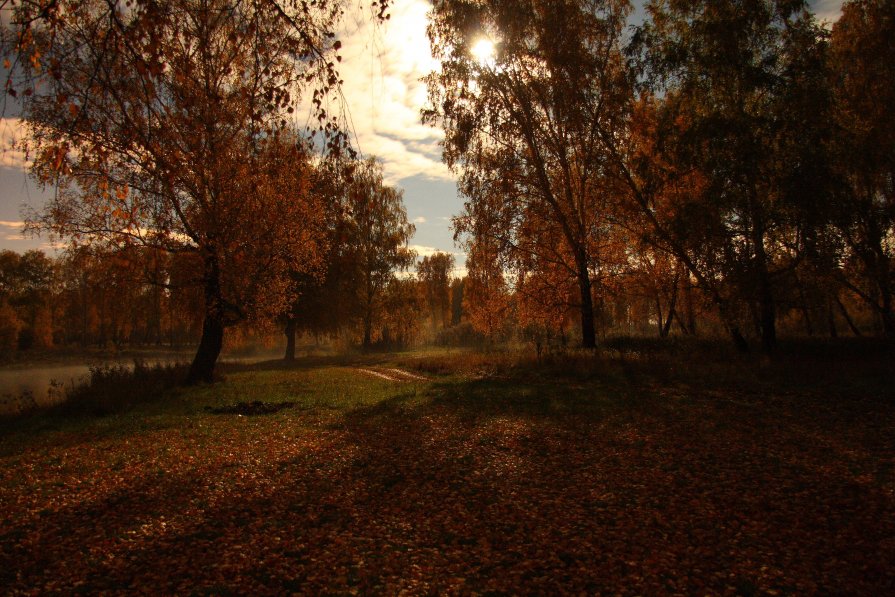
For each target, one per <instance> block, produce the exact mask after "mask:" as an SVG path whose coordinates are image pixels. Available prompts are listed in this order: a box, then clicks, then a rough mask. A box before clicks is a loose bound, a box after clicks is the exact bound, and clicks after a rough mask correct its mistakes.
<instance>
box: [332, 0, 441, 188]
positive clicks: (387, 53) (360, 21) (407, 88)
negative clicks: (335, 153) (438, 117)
mask: <svg viewBox="0 0 895 597" xmlns="http://www.w3.org/2000/svg"><path fill="white" fill-rule="evenodd" d="M429 8H430V4H429V3H428V2H426V1H425V0H396V1H395V2H394V3H393V4H390V6H389V14H390V15H391V18H390V19H389V20H388V21H386V22H385V23H383V24H376V23H375V22H374V20H373V19H372V18H371V17H370V14H369V9H367V10H364V9H363V8H359V7H356V8H355V9H353V10H351V11H349V12H348V14H347V15H346V18H345V21H344V22H345V25H344V28H343V31H342V32H341V33H340V36H339V37H340V39H341V40H342V44H343V45H342V50H341V52H340V53H341V55H342V62H341V64H340V65H339V69H340V75H341V77H342V79H343V80H344V81H345V83H344V85H343V94H344V98H345V101H346V104H347V108H348V113H349V115H350V119H351V123H350V124H351V127H352V129H353V133H354V135H355V137H356V143H357V145H358V148H359V149H360V151H361V152H362V153H363V154H364V155H374V156H377V157H378V158H379V159H381V160H382V162H383V165H384V169H385V179H386V182H387V183H389V184H396V183H397V182H398V181H400V180H401V179H404V178H409V177H411V176H423V177H425V178H429V179H433V180H446V181H451V182H453V181H454V177H453V176H452V175H451V173H450V171H449V170H448V168H447V167H446V166H445V165H444V164H443V163H442V161H441V147H440V145H439V143H440V142H441V140H442V139H443V137H444V132H443V131H442V130H441V129H439V128H434V127H430V126H426V125H423V124H422V123H421V122H420V109H421V108H422V107H423V105H424V103H425V101H426V86H425V84H424V83H423V82H422V81H421V80H420V79H421V78H422V77H423V76H425V75H427V74H428V73H429V72H431V71H432V70H434V69H436V68H437V67H438V63H437V62H436V61H435V60H434V59H433V58H432V54H431V52H430V50H429V40H428V38H427V37H426V24H427V20H426V13H427V12H428V11H429Z"/></svg>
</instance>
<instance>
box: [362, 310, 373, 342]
mask: <svg viewBox="0 0 895 597" xmlns="http://www.w3.org/2000/svg"><path fill="white" fill-rule="evenodd" d="M372 346H373V322H372V321H371V318H370V317H364V348H365V349H369V348H371V347H372Z"/></svg>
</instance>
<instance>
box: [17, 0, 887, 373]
mask: <svg viewBox="0 0 895 597" xmlns="http://www.w3.org/2000/svg"><path fill="white" fill-rule="evenodd" d="M371 6H372V8H373V12H372V16H373V18H374V19H385V18H387V8H388V3H387V2H381V1H380V2H372V3H371ZM0 7H2V8H3V10H4V11H6V12H7V13H8V14H7V15H6V16H7V17H8V18H6V21H5V22H4V26H3V27H2V30H0V31H2V35H0V45H2V51H3V53H4V55H5V56H6V57H7V59H6V60H7V64H6V66H7V73H8V74H7V78H6V81H5V89H6V92H7V93H8V94H9V95H11V96H13V97H15V98H17V100H18V101H20V102H21V105H22V107H23V108H22V109H23V117H24V119H25V121H26V123H27V127H28V142H27V146H26V149H27V152H28V155H29V156H30V157H31V160H32V164H33V165H32V175H33V176H34V177H35V178H36V179H37V180H39V181H40V182H41V183H42V184H44V185H47V186H49V187H52V188H53V189H54V196H53V199H52V200H51V201H50V202H49V203H48V204H47V206H46V207H45V209H43V210H40V211H38V212H35V213H32V214H30V216H29V221H30V223H31V224H30V225H31V226H32V228H33V229H35V230H39V231H49V232H51V233H52V234H54V235H56V236H58V237H60V238H63V239H66V240H67V241H70V242H71V243H73V249H72V250H71V251H70V252H69V253H68V254H66V255H65V256H64V257H63V258H62V261H61V262H60V263H58V264H56V266H55V267H56V271H60V272H70V274H71V276H72V280H74V279H75V278H77V276H78V275H80V276H81V278H82V279H83V280H87V281H88V282H85V283H84V284H83V285H82V286H83V287H84V288H87V287H89V280H90V274H89V273H85V272H91V271H94V270H92V269H91V268H93V267H97V268H99V269H97V270H95V271H103V268H111V267H112V265H114V264H116V263H120V264H121V272H117V270H115V271H116V273H115V275H120V276H121V279H122V280H125V279H131V280H133V279H135V277H136V276H135V275H136V274H140V276H141V280H142V281H141V282H140V283H139V284H136V283H135V284H134V285H132V287H131V290H130V292H134V293H135V294H133V295H132V296H133V297H139V301H144V302H145V303H146V305H147V306H146V307H145V308H141V309H139V310H138V311H139V312H140V313H141V314H146V315H140V317H141V318H142V320H141V321H140V323H139V325H137V324H133V323H131V324H127V325H130V328H127V325H125V324H124V323H121V321H123V319H122V318H117V319H116V318H115V316H113V313H114V312H115V309H116V308H117V307H119V306H121V305H122V304H125V303H123V302H122V301H121V300H117V301H116V300H115V299H108V301H109V306H108V308H106V307H102V305H103V304H104V303H103V301H105V300H107V299H106V298H103V297H106V296H112V295H113V292H112V290H111V286H112V284H109V285H108V287H103V288H98V289H97V292H99V294H96V295H95V296H93V295H91V292H93V291H87V290H84V291H82V293H81V295H80V296H81V297H82V298H81V299H78V300H82V303H83V304H82V306H81V307H80V311H79V310H78V308H73V309H72V312H73V313H74V312H78V313H79V316H80V322H81V323H80V327H78V326H75V325H74V324H72V326H71V327H70V328H69V325H68V324H66V329H67V330H69V332H66V333H71V334H75V332H74V330H80V338H82V341H84V342H87V341H89V340H88V338H91V339H94V340H96V339H97V338H105V341H113V342H114V341H115V340H114V338H115V337H116V334H118V335H119V336H120V337H128V338H131V340H132V339H133V338H134V337H141V336H142V337H145V338H150V337H153V336H155V337H157V338H158V337H163V336H164V335H165V334H168V335H169V336H177V337H181V335H182V336H183V337H186V336H189V335H190V334H192V337H194V338H195V337H196V335H198V349H197V352H196V356H195V358H194V360H193V363H192V366H191V368H190V374H189V380H190V381H192V382H195V381H208V380H211V379H212V376H213V372H214V367H215V363H216V361H217V358H218V356H219V354H220V352H221V350H222V347H223V345H224V337H225V330H227V329H239V328H240V326H246V325H250V324H253V323H257V322H278V323H279V325H282V326H283V329H284V330H285V331H286V335H287V339H288V342H287V346H289V348H287V352H288V354H287V356H291V355H293V354H294V346H295V341H294V338H295V336H296V334H298V333H300V332H308V333H315V334H323V333H325V334H332V333H335V331H336V330H344V329H347V328H350V329H352V330H353V332H352V333H353V334H354V335H355V336H356V338H357V341H358V343H359V344H362V345H365V346H368V347H369V346H372V345H373V344H374V343H376V342H381V341H384V342H386V343H389V342H396V343H402V342H411V341H413V339H414V338H419V337H420V332H421V329H422V327H425V326H426V325H429V326H431V327H430V329H429V330H426V334H427V335H430V336H431V335H435V334H439V333H443V332H444V330H445V328H448V327H450V326H451V325H456V324H459V323H462V321H463V320H464V318H467V319H468V320H469V325H470V326H472V327H474V328H475V329H476V330H477V332H478V333H480V334H482V335H483V337H484V338H492V339H495V338H500V337H506V336H507V335H508V334H510V333H513V332H512V330H514V329H515V330H516V331H520V332H522V333H524V334H527V335H529V336H530V337H532V338H538V339H539V338H543V337H560V338H562V340H563V341H564V342H565V341H567V340H568V341H578V342H580V343H581V344H582V345H583V346H584V347H588V348H591V347H594V346H596V344H597V338H598V336H599V335H600V333H601V332H602V333H606V332H607V331H608V330H610V329H624V328H625V326H627V328H628V329H633V328H634V327H637V326H639V327H641V328H642V327H643V324H644V322H645V323H646V324H648V325H650V326H653V327H654V328H655V329H656V330H657V331H658V333H659V335H667V334H669V333H671V331H672V330H673V329H679V330H680V331H681V332H682V333H687V334H695V333H696V332H697V328H700V329H706V328H710V327H713V326H717V327H719V328H720V329H722V330H723V331H724V332H725V333H726V334H728V335H729V336H730V338H731V339H732V340H733V341H734V342H735V343H736V344H737V346H738V347H740V348H741V349H746V348H748V345H749V342H750V340H751V339H752V338H758V339H759V340H760V343H761V346H762V348H763V349H764V350H765V351H767V352H771V351H772V350H773V349H774V346H775V345H776V342H777V332H778V328H779V327H780V325H781V321H783V322H784V323H787V325H788V319H791V318H793V317H797V318H799V319H801V322H802V324H803V327H804V328H805V330H806V331H809V332H815V331H818V330H820V329H821V327H822V326H824V324H825V325H826V327H827V329H828V331H830V332H834V331H835V330H836V329H837V326H839V327H841V326H842V325H843V323H845V324H847V326H848V327H849V328H850V330H851V332H852V333H856V334H857V333H874V332H879V333H883V334H887V335H892V334H893V333H895V324H893V313H892V310H893V306H892V277H893V271H895V270H893V221H895V207H893V204H895V202H893V186H895V183H893V172H895V168H893V160H895V157H893V156H895V151H893V149H895V147H893V142H895V125H893V122H895V121H893V117H892V114H891V111H890V110H888V106H890V105H891V104H892V100H893V99H895V98H893V97H892V94H893V93H895V91H893V90H895V86H893V85H892V84H891V83H892V79H893V77H892V69H893V65H895V60H893V58H895V55H893V47H892V43H891V40H892V39H893V38H895V36H893V35H892V33H893V31H892V30H893V14H892V13H893V6H892V3H891V2H884V1H881V0H855V1H851V2H847V3H846V4H845V5H844V7H843V16H842V18H841V19H840V20H839V21H838V22H837V23H836V24H835V25H834V27H833V29H832V31H827V30H826V29H824V28H823V27H821V26H820V25H819V24H818V23H817V22H816V20H815V18H814V17H813V15H812V14H811V13H810V12H809V11H808V9H807V5H806V4H805V3H804V2H801V1H796V0H748V1H742V0H736V1H735V0H721V1H717V2H714V1H713V2H709V1H697V2H679V1H677V0H654V1H652V2H649V3H648V4H647V6H646V9H647V18H646V20H645V22H644V23H643V24H641V25H640V26H637V27H634V28H632V27H630V26H629V24H628V18H629V15H630V12H631V4H630V3H629V2H627V1H625V0H574V1H573V0H560V1H555V0H549V1H548V0H528V1H526V2H523V3H519V2H515V1H513V2H510V1H508V0H485V1H480V0H477V1H474V2H473V1H469V0H444V1H438V2H435V3H434V4H433V7H432V10H431V13H430V25H429V36H430V39H431V42H432V49H433V54H434V55H435V57H436V58H437V59H438V60H439V62H440V69H439V70H438V71H437V72H435V73H432V74H431V75H430V76H429V77H428V79H427V81H428V86H429V100H430V101H429V106H428V108H427V109H426V110H425V111H424V114H423V118H424V120H425V121H426V122H429V123H431V124H435V125H437V126H440V127H442V128H443V129H444V132H445V140H444V159H445V161H446V162H447V164H448V165H449V166H450V167H451V168H452V169H453V170H454V172H455V173H456V174H457V176H458V179H459V190H460V193H461V194H462V195H463V197H464V198H465V199H466V203H465V207H464V211H463V213H462V214H460V215H459V216H458V217H457V218H456V219H455V222H454V227H455V231H456V235H457V236H456V238H457V240H458V241H459V242H460V243H461V244H462V246H463V247H464V248H465V249H466V252H467V255H468V262H467V268H468V270H469V275H468V278H467V279H466V280H464V281H462V282H460V281H453V280H452V279H451V275H450V273H449V272H450V269H451V267H452V263H451V260H450V256H447V255H435V256H430V257H428V258H426V259H423V260H422V262H421V263H420V264H419V267H418V276H417V278H416V279H415V280H414V279H412V278H410V277H408V276H406V275H405V276H404V277H402V276H398V275H396V273H397V272H401V271H402V270H405V271H406V270H407V269H408V268H409V267H410V266H411V265H412V263H413V261H414V257H413V256H412V254H411V252H410V251H409V250H408V248H407V240H408V239H409V238H410V236H411V235H412V234H413V227H412V225H411V224H409V223H408V222H407V218H406V213H405V212H404V209H403V204H402V200H401V199H402V198H401V194H400V192H399V191H397V190H396V189H393V188H391V187H389V186H387V185H385V184H383V181H382V172H381V169H380V168H379V167H378V166H377V165H376V163H375V162H371V161H363V160H359V159H357V158H356V155H355V154H354V151H353V150H352V149H351V147H350V143H348V137H347V135H346V131H347V130H348V128H349V127H348V126H347V123H346V122H345V119H344V114H343V113H342V112H341V111H340V109H339V103H340V99H341V98H340V89H341V79H340V75H339V70H338V66H339V64H340V63H341V60H342V57H341V55H340V49H341V42H340V41H339V40H338V39H337V38H336V35H335V34H334V30H335V28H336V26H337V24H338V22H339V20H340V19H341V17H342V13H343V10H344V6H343V2H341V1H340V0H330V1H318V2H313V3H307V2H298V1H291V0H287V1H276V0H249V1H240V2H233V1H232V0H171V1H169V2H164V3H158V2H148V1H145V2H144V1H142V0H136V1H135V2H132V3H130V4H128V5H125V6H122V5H120V4H119V3H117V2H109V1H108V0H87V1H82V0H78V1H74V0H72V1H68V0H52V1H41V2H24V3H23V2H18V1H16V0H7V1H5V2H3V4H2V6H0ZM483 39H485V40H490V43H491V44H492V45H493V48H494V52H493V55H491V56H484V55H483V53H482V52H481V51H476V52H473V51H472V49H473V48H474V47H477V46H476V44H480V43H481V42H482V40H483ZM297 108H300V109H306V110H307V111H308V114H309V115H310V117H309V118H308V119H305V121H304V122H299V120H298V119H297V118H296V117H295V116H294V115H295V114H296V109H297ZM28 258H29V259H32V260H34V259H37V258H36V257H34V256H33V255H31V256H30V257H28ZM22 259H24V258H22ZM96 264H99V265H96ZM125 264H126V265H125ZM111 271H112V269H109V270H108V272H111ZM108 272H107V273H104V274H97V275H98V276H105V275H109V276H111V275H112V274H111V273H108ZM66 275H69V274H66ZM26 277H27V276H26ZM23 279H24V278H23ZM110 279H111V278H110ZM57 287H58V288H63V287H65V288H70V289H73V288H76V287H77V284H76V283H75V282H74V281H72V282H66V283H65V284H63V285H61V286H57ZM122 292H123V291H122ZM23 293H25V294H27V293H26V292H25V291H20V290H15V291H10V292H8V293H6V296H7V298H4V301H5V302H4V305H5V306H4V307H3V308H4V313H5V314H6V315H4V318H5V320H9V321H11V322H12V323H11V324H10V325H8V326H7V328H8V329H14V328H15V329H17V331H16V341H15V342H16V343H17V344H18V345H27V344H29V342H31V343H35V344H37V345H40V344H41V343H43V344H47V342H48V338H50V337H51V336H52V338H53V341H54V342H55V341H56V338H57V333H56V332H55V331H53V332H51V333H49V334H48V333H47V326H46V325H45V324H44V323H41V324H40V325H38V319H39V317H38V314H39V312H40V313H44V314H43V315H40V318H43V319H42V320H41V321H45V320H46V319H47V316H46V314H45V313H47V312H52V309H49V310H48V309H47V308H43V310H41V309H38V308H35V309H34V310H33V311H34V313H33V314H32V313H29V312H26V311H27V309H26V308H25V305H26V304H28V305H30V304H37V303H39V302H40V301H38V300H36V299H35V300H31V299H27V298H22V297H24V296H25V294H23ZM103 293H105V294H103ZM75 294H77V293H76V292H74V291H72V292H71V293H70V296H72V297H74V296H75ZM56 296H57V297H58V296H61V295H60V294H58V293H57V295H56ZM128 300H131V299H128ZM133 300H137V298H134V299H133ZM169 301H170V302H169ZM76 302H77V301H75V299H74V298H72V299H71V304H75V303H76ZM127 304H131V303H127ZM133 304H136V303H133ZM141 304H142V303H141ZM175 305H176V306H175ZM183 305H189V307H188V308H187V307H184V306H183ZM91 310H94V311H97V315H96V317H94V316H92V315H91ZM166 310H167V311H166ZM175 311H177V315H178V317H179V319H177V320H176V321H175V320H174V319H173V318H172V317H173V315H172V314H173V313H174V312H175ZM100 313H104V315H101V314H100ZM150 313H153V314H152V315H148V314H150ZM164 313H167V314H168V315H164ZM794 314H795V315H794ZM166 317H167V319H166ZM72 319H74V316H72ZM125 319H126V318H125ZM113 320H114V322H115V323H113ZM85 321H86V322H87V323H84V322H85ZM91 321H95V322H104V323H102V324H99V323H97V325H99V327H98V328H97V326H96V325H92V324H91V323H90V322H91ZM17 322H18V323H17ZM163 322H164V323H163ZM346 322H347V323H346ZM427 322H428V324H427ZM448 322H450V323H448ZM166 326H167V327H166ZM573 326H576V327H577V331H575V332H572V330H571V328H572V327H573ZM128 329H129V332H128V333H125V331H126V330H128ZM27 330H30V331H27ZM116 330H117V331H116ZM135 330H140V331H139V332H135ZM508 330H509V331H508ZM23 331H24V332H25V333H26V334H31V338H32V340H27V339H26V340H25V341H23V340H22V336H21V334H22V333H23ZM135 333H136V336H134V334H135ZM73 338H74V336H71V337H70V338H69V339H68V340H65V341H66V342H67V341H74V340H73ZM109 338H111V340H109ZM537 341H538V342H539V341H540V340H537Z"/></svg>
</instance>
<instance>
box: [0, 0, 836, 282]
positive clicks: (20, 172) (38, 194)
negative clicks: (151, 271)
mask: <svg viewBox="0 0 895 597" xmlns="http://www.w3.org/2000/svg"><path fill="white" fill-rule="evenodd" d="M349 4H350V5H352V6H353V7H355V8H354V9H352V10H349V13H348V15H347V17H346V19H345V22H344V25H343V30H342V31H341V32H340V39H342V41H343V49H342V56H343V60H342V63H341V65H340V68H341V75H342V79H343V80H344V81H345V84H344V89H343V95H344V98H345V103H346V106H347V109H348V116H349V119H350V123H351V129H352V132H353V134H354V137H355V144H356V147H357V149H359V150H360V152H361V153H362V154H363V155H364V156H376V157H378V158H379V159H380V160H381V161H382V162H383V166H384V171H385V176H386V181H387V182H388V183H389V184H391V185H395V186H397V187H399V188H401V189H403V191H404V204H405V207H406V209H407V215H408V219H409V220H410V221H412V222H413V223H414V224H415V226H416V234H415V235H414V237H413V239H412V241H411V245H412V248H414V249H415V250H416V251H417V253H418V254H419V255H420V256H426V255H431V254H432V253H434V252H435V251H436V250H440V251H444V252H448V253H452V254H454V256H455V260H456V269H455V275H462V274H463V273H464V271H465V270H464V265H465V257H464V255H463V254H462V252H461V251H460V249H458V248H456V247H455V245H454V241H453V232H452V230H451V228H450V224H451V217H452V216H455V215H457V214H459V213H460V211H461V210H462V208H463V200H462V199H461V198H459V197H458V196H457V187H456V182H455V178H454V177H453V176H452V174H451V173H450V172H449V171H448V169H447V167H446V166H445V165H444V164H443V163H442V161H441V148H440V145H439V143H440V141H441V139H442V138H443V133H442V132H441V131H440V130H439V129H435V128H432V127H428V126H425V125H423V124H421V122H420V109H421V108H422V107H423V104H424V103H425V99H426V90H425V85H424V84H423V83H422V81H421V80H420V79H421V78H422V77H423V76H425V75H426V74H427V73H428V72H430V71H431V70H433V69H435V68H437V63H436V62H435V61H434V60H433V59H432V56H431V53H430V52H429V45H428V39H427V38H426V13H427V11H428V10H429V2H428V1H427V0H394V4H393V6H392V8H391V9H390V13H391V18H390V19H389V21H388V22H386V23H385V24H383V25H379V26H374V25H373V24H372V22H371V19H370V18H369V12H368V11H364V10H360V9H357V5H358V4H366V2H364V0H349ZM809 4H810V5H811V7H812V9H813V10H814V11H815V13H816V14H817V15H818V17H819V19H820V20H822V21H827V22H833V21H835V20H836V19H837V18H838V17H839V12H840V8H841V5H842V0H812V1H810V2H809ZM641 5H642V2H641V1H635V13H634V14H633V15H632V21H639V20H642V14H643V13H642V9H641ZM13 113H14V108H13V109H10V106H8V105H7V109H6V110H5V111H3V114H4V117H3V118H2V119H0V249H12V250H15V251H26V250H28V249H34V248H41V249H44V250H47V251H49V252H53V251H54V249H53V247H52V245H51V243H50V242H49V239H47V238H29V237H27V236H24V235H23V234H22V226H23V219H24V213H25V212H26V211H27V210H28V209H39V208H40V207H41V205H42V204H43V202H44V201H45V200H46V198H47V197H48V196H49V193H50V192H51V191H41V190H40V189H39V188H38V187H37V186H36V185H35V184H34V183H33V182H31V181H29V179H28V177H27V175H26V173H25V169H24V168H25V156H24V155H23V154H22V153H21V152H19V151H16V150H15V149H14V148H12V147H11V143H12V142H13V141H15V140H16V139H17V137H18V136H19V135H20V133H19V121H18V119H17V118H14V117H12V114H13Z"/></svg>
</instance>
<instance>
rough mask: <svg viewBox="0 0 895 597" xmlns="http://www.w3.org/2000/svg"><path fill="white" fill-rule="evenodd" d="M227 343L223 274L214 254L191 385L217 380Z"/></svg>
mask: <svg viewBox="0 0 895 597" xmlns="http://www.w3.org/2000/svg"><path fill="white" fill-rule="evenodd" d="M223 346H224V313H223V300H222V297H221V273H220V267H219V266H218V262H217V258H216V257H215V256H214V255H213V254H212V255H208V256H207V257H206V259H205V319H204V321H203V322H202V339H201V340H200V341H199V348H198V350H196V356H195V358H193V363H192V365H190V371H189V374H188V375H187V378H186V383H187V384H190V385H192V384H197V383H200V382H205V383H211V382H212V381H214V367H215V365H216V364H217V361H218V357H219V356H220V354H221V348H223Z"/></svg>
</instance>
